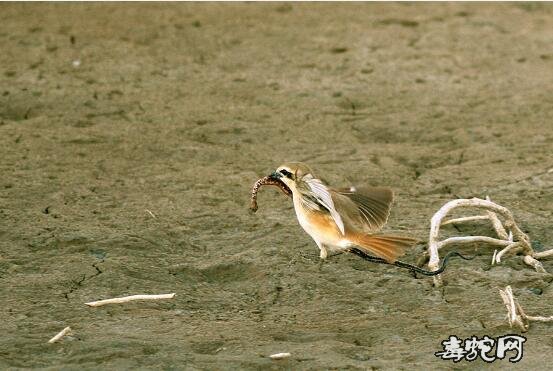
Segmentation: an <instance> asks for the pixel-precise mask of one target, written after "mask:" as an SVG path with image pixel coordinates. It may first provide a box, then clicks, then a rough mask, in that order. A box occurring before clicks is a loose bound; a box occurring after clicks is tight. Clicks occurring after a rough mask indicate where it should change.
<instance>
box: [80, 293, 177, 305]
mask: <svg viewBox="0 0 553 371" xmlns="http://www.w3.org/2000/svg"><path fill="white" fill-rule="evenodd" d="M174 297H175V293H172V294H161V295H132V296H125V297H122V298H113V299H105V300H99V301H91V302H89V303H85V304H86V305H88V306H89V307H100V306H102V305H106V304H120V303H127V302H129V301H133V300H159V299H172V298H174Z"/></svg>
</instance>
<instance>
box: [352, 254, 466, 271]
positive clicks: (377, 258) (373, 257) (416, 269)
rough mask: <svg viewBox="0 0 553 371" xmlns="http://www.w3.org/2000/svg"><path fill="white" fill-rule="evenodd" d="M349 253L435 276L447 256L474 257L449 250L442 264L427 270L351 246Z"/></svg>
mask: <svg viewBox="0 0 553 371" xmlns="http://www.w3.org/2000/svg"><path fill="white" fill-rule="evenodd" d="M349 252H350V253H352V254H355V255H357V256H359V257H361V258H363V259H365V260H367V261H370V262H373V263H380V264H389V265H395V266H396V267H400V268H405V269H409V270H410V271H412V272H416V273H420V274H424V275H425V276H435V275H437V274H440V273H442V272H443V271H444V270H445V267H446V265H447V261H448V260H449V258H451V257H452V256H458V257H460V258H461V259H464V260H472V259H474V256H471V257H470V258H469V257H466V256H463V255H461V254H460V253H458V252H457V251H450V252H449V253H447V255H446V256H444V258H443V259H442V266H441V267H440V268H439V269H438V270H436V271H427V270H425V269H422V268H419V267H417V266H415V265H411V264H408V263H404V262H402V261H399V260H396V261H395V262H393V263H390V262H388V261H387V260H386V259H383V258H379V257H376V256H372V255H369V254H366V253H364V252H363V251H361V250H359V249H357V248H352V249H350V250H349Z"/></svg>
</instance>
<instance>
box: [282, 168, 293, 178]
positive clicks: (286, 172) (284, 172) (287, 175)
mask: <svg viewBox="0 0 553 371" xmlns="http://www.w3.org/2000/svg"><path fill="white" fill-rule="evenodd" d="M280 173H281V174H282V175H284V176H285V177H286V178H290V179H292V173H291V172H289V171H288V170H285V169H282V170H280Z"/></svg>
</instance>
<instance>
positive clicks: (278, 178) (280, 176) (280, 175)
mask: <svg viewBox="0 0 553 371" xmlns="http://www.w3.org/2000/svg"><path fill="white" fill-rule="evenodd" d="M269 178H271V179H276V180H280V178H282V174H281V173H277V172H276V171H274V172H272V173H271V175H269Z"/></svg>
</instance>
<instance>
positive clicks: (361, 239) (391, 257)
mask: <svg viewBox="0 0 553 371" xmlns="http://www.w3.org/2000/svg"><path fill="white" fill-rule="evenodd" d="M347 238H348V239H349V240H350V241H351V242H353V243H354V244H355V245H357V246H359V249H360V250H361V251H363V252H365V253H367V254H370V255H373V256H378V257H381V258H383V259H386V261H387V262H388V263H393V262H395V261H396V260H397V258H398V257H400V256H402V255H403V254H405V250H406V249H407V248H409V247H411V246H413V245H414V244H416V243H417V240H415V239H413V238H409V237H399V236H386V235H374V234H363V233H352V234H350V235H349V236H347Z"/></svg>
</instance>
